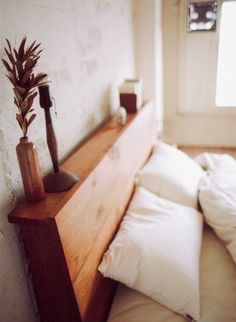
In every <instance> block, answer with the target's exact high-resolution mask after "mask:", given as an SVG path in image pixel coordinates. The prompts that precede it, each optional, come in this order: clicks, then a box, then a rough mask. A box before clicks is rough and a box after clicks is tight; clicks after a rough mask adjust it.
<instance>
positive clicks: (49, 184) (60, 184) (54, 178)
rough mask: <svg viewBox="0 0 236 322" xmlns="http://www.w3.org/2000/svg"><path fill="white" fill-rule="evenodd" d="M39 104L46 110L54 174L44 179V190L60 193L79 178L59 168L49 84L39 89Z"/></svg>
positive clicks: (47, 133)
mask: <svg viewBox="0 0 236 322" xmlns="http://www.w3.org/2000/svg"><path fill="white" fill-rule="evenodd" d="M38 89H39V103H40V106H41V107H42V108H43V109H44V114H45V122H46V137H47V145H48V149H49V152H50V156H51V160H52V165H53V172H52V173H49V174H48V175H46V176H45V177H44V179H43V183H44V188H45V191H47V192H59V191H65V190H69V189H70V188H71V187H72V186H73V185H74V184H75V183H76V182H77V181H78V180H79V178H78V177H77V176H76V175H74V174H73V173H70V172H68V171H62V170H61V169H60V167H59V162H58V152H57V140H56V136H55V132H54V128H53V124H52V118H51V115H50V108H51V107H52V100H51V96H50V92H49V86H48V84H45V83H43V84H41V85H40V86H39V87H38Z"/></svg>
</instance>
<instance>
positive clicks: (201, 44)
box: [163, 0, 236, 146]
mask: <svg viewBox="0 0 236 322" xmlns="http://www.w3.org/2000/svg"><path fill="white" fill-rule="evenodd" d="M187 2H188V1H187V0H179V1H176V0H169V1H163V32H164V33H163V34H164V45H163V48H164V111H165V116H164V137H165V138H166V139H167V140H168V141H170V142H173V143H177V144H182V145H200V146H236V141H235V137H236V127H235V121H236V110H232V109H231V110H229V109H219V108H216V106H215V87H216V67H217V54H218V29H219V19H218V22H217V31H216V32H194V33H187V32H186V11H187V9H186V3H187Z"/></svg>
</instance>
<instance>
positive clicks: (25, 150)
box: [16, 137, 45, 201]
mask: <svg viewBox="0 0 236 322" xmlns="http://www.w3.org/2000/svg"><path fill="white" fill-rule="evenodd" d="M16 154H17V158H18V162H19V167H20V172H21V177H22V181H23V186H24V191H25V196H26V199H27V200H29V201H38V200H41V199H43V198H44V197H45V191H44V186H43V181H42V177H41V173H40V168H39V162H38V155H37V150H36V147H35V145H34V144H33V143H32V142H30V141H29V140H28V137H22V138H20V142H19V143H18V145H17V146H16Z"/></svg>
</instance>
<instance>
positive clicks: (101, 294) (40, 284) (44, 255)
mask: <svg viewBox="0 0 236 322" xmlns="http://www.w3.org/2000/svg"><path fill="white" fill-rule="evenodd" d="M154 119H155V117H154V109H153V106H152V103H151V102H148V103H146V104H145V106H144V107H143V108H142V109H141V110H140V112H139V113H138V114H132V115H131V114H130V115H128V121H127V123H126V125H125V126H122V125H117V124H116V122H115V120H114V119H113V120H111V121H109V122H108V123H107V124H106V125H105V126H104V127H102V128H101V129H100V130H99V131H98V132H97V133H96V134H95V135H93V136H92V137H91V138H90V139H89V140H88V141H87V142H86V143H85V144H84V145H83V146H82V147H81V148H79V149H78V150H77V151H76V152H75V153H74V154H73V155H72V156H71V157H70V158H69V159H68V160H67V161H66V162H64V164H63V166H62V167H63V168H64V169H66V170H69V171H72V172H73V173H75V174H77V175H78V176H79V177H80V178H81V180H80V181H79V182H78V183H77V184H76V185H75V186H74V187H73V188H72V189H71V190H70V191H67V192H63V193H57V194H55V193H52V194H47V196H46V199H45V200H42V201H40V202H36V203H27V202H25V203H23V204H22V205H21V206H20V207H18V208H16V209H15V210H14V211H12V212H11V213H10V214H9V216H8V218H9V221H10V222H12V223H17V224H19V225H20V226H21V231H22V236H23V241H24V245H25V250H26V253H27V256H28V258H29V263H30V267H29V269H30V271H31V275H32V281H33V287H34V291H35V297H36V301H37V304H38V310H39V314H40V317H41V321H46V322H53V321H55V322H65V321H66V322H70V321H83V322H104V321H106V316H107V313H108V308H109V305H110V304H111V300H112V295H113V293H114V288H115V283H114V282H113V281H111V280H110V279H106V278H103V277H102V276H101V275H100V273H99V272H98V271H97V267H98V264H99V262H100V260H101V258H102V255H103V253H104V251H105V250H106V248H107V246H108V244H109V243H110V241H111V240H112V238H113V236H114V234H115V232H116V230H117V228H118V226H119V223H120V221H121V219H122V216H123V214H124V211H125V209H126V207H127V204H128V202H129V200H130V197H131V195H132V192H133V188H134V176H135V174H136V172H137V170H138V169H139V168H140V167H141V166H142V165H143V164H144V162H145V161H146V159H147V158H148V155H149V154H150V152H151V150H152V147H153V144H154V142H155V140H156V134H155V124H154Z"/></svg>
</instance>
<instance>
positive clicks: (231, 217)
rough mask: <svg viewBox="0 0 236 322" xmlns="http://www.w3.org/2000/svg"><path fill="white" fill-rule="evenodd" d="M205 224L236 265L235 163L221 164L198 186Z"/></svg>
mask: <svg viewBox="0 0 236 322" xmlns="http://www.w3.org/2000/svg"><path fill="white" fill-rule="evenodd" d="M199 190H200V191H199V200H200V204H201V207H202V210H203V212H204V215H205V219H206V222H207V223H208V224H209V225H210V226H211V227H212V228H213V229H214V230H215V232H216V234H217V235H218V237H219V238H220V239H221V240H222V241H223V242H224V243H225V244H226V246H227V248H228V250H229V251H230V253H231V255H232V257H233V259H234V262H235V263H236V162H234V163H231V162H230V163H225V162H223V163H222V164H221V165H220V166H218V167H217V168H216V169H215V171H213V172H211V173H210V174H209V176H206V177H205V178H204V179H202V181H201V183H200V186H199Z"/></svg>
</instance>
